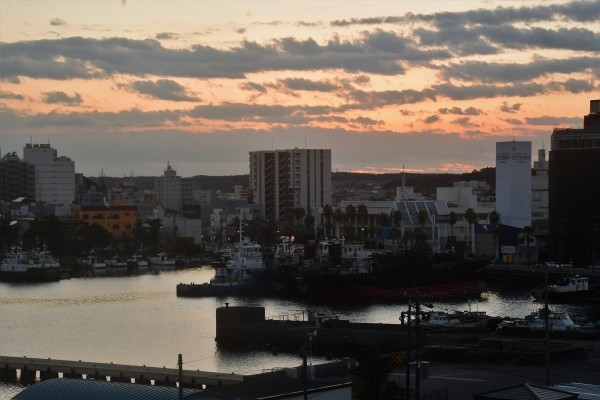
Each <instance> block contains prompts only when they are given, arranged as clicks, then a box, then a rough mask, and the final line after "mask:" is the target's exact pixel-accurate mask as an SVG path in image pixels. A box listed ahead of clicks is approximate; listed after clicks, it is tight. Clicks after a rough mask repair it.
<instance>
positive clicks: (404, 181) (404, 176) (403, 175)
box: [402, 164, 406, 200]
mask: <svg viewBox="0 0 600 400" xmlns="http://www.w3.org/2000/svg"><path fill="white" fill-rule="evenodd" d="M402 200H406V174H405V173H404V164H402Z"/></svg>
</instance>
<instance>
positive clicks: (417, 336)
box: [415, 297, 421, 399]
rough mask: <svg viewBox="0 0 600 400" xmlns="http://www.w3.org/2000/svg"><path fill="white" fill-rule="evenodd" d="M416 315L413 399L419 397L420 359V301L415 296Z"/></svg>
mask: <svg viewBox="0 0 600 400" xmlns="http://www.w3.org/2000/svg"><path fill="white" fill-rule="evenodd" d="M415 311H416V313H417V315H416V316H415V368H416V369H415V399H420V398H421V360H420V357H419V351H420V350H421V338H420V335H421V332H420V331H419V324H420V321H421V302H420V301H419V297H417V304H416V309H415Z"/></svg>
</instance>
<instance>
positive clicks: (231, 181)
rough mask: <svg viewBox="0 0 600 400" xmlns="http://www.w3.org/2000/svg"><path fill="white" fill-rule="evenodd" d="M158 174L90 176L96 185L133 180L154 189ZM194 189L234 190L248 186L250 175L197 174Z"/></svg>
mask: <svg viewBox="0 0 600 400" xmlns="http://www.w3.org/2000/svg"><path fill="white" fill-rule="evenodd" d="M156 178H157V177H156V176H134V177H125V178H114V177H103V178H98V177H89V180H90V181H91V182H93V183H94V184H95V185H99V184H100V180H102V181H103V184H104V185H105V186H106V187H114V186H116V185H117V184H118V183H119V182H123V181H129V180H133V183H134V184H135V187H136V188H138V189H154V180H155V179H156ZM192 179H193V182H194V184H193V187H194V189H201V190H211V189H213V190H223V191H225V192H233V187H234V186H235V185H242V186H244V187H245V188H247V187H248V182H249V176H248V175H230V176H206V175H197V176H194V177H192Z"/></svg>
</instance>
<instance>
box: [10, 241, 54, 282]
mask: <svg viewBox="0 0 600 400" xmlns="http://www.w3.org/2000/svg"><path fill="white" fill-rule="evenodd" d="M59 279H60V263H59V262H58V260H56V259H55V258H53V257H52V255H51V254H50V252H49V251H48V250H47V249H46V248H45V247H44V248H42V249H41V250H40V249H36V250H32V251H29V252H26V251H23V250H22V248H21V246H13V247H11V249H10V250H9V251H8V252H7V253H6V254H5V256H4V258H3V259H2V262H1V263H0V280H1V281H22V282H44V281H57V280H59Z"/></svg>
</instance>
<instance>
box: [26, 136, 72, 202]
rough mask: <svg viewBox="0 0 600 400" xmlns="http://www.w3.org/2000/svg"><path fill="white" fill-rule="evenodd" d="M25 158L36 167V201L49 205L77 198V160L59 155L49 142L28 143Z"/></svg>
mask: <svg viewBox="0 0 600 400" xmlns="http://www.w3.org/2000/svg"><path fill="white" fill-rule="evenodd" d="M23 160H25V162H28V163H29V164H32V165H33V166H34V167H35V185H34V186H35V201H36V202H44V203H46V204H48V205H65V204H71V203H73V201H74V200H75V162H74V161H73V160H71V159H70V158H68V157H65V156H60V157H59V156H58V155H57V151H56V150H55V149H53V148H52V147H50V145H49V144H32V143H27V144H26V145H25V148H24V149H23Z"/></svg>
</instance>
